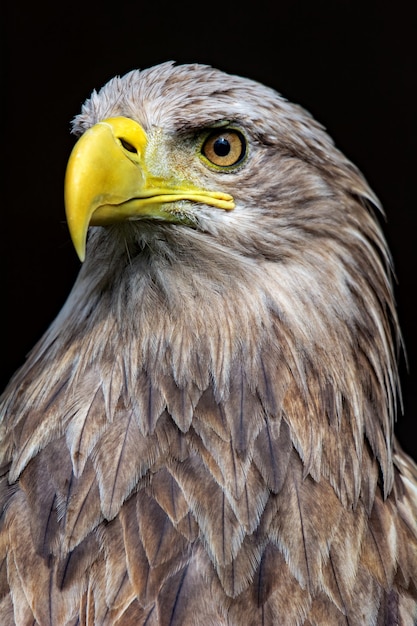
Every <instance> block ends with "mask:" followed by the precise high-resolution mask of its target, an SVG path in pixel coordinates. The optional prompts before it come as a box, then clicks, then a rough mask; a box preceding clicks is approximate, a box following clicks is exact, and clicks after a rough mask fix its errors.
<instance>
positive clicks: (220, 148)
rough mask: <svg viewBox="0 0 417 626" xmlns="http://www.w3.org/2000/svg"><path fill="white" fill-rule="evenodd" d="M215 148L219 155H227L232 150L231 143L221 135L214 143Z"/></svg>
mask: <svg viewBox="0 0 417 626" xmlns="http://www.w3.org/2000/svg"><path fill="white" fill-rule="evenodd" d="M213 150H214V152H215V153H216V154H217V156H219V157H224V156H227V155H228V154H229V152H230V143H229V142H228V141H227V139H225V138H224V137H219V138H218V139H216V141H215V142H214V144H213Z"/></svg>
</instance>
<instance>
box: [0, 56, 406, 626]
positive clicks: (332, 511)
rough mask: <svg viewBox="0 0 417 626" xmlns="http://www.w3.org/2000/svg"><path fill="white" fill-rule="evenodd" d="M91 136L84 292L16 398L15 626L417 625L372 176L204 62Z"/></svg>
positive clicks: (73, 221) (73, 229) (283, 102)
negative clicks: (367, 176)
mask: <svg viewBox="0 0 417 626" xmlns="http://www.w3.org/2000/svg"><path fill="white" fill-rule="evenodd" d="M72 130H73V133H74V134H75V136H76V137H77V140H76V141H75V142H74V143H75V145H74V148H73V151H72V153H71V154H70V155H69V159H68V165H67V168H66V174H65V181H64V188H65V189H64V195H65V211H66V221H67V225H68V232H69V237H70V238H71V240H72V243H73V245H74V249H75V251H74V255H75V254H77V255H78V257H79V259H80V261H81V263H80V270H79V273H78V276H77V278H76V280H75V283H74V286H73V288H72V290H71V292H70V293H69V295H68V298H67V300H66V302H65V303H64V305H63V307H62V309H61V311H60V312H59V313H58V315H57V317H56V319H55V320H54V321H53V322H52V324H51V325H50V326H49V328H48V329H47V330H46V332H45V334H44V335H43V336H42V337H41V338H40V340H39V341H38V343H37V344H36V345H35V346H34V347H33V349H32V350H31V352H30V353H29V354H28V356H27V358H26V360H25V362H24V363H23V365H22V366H21V367H20V369H19V370H18V371H17V372H16V373H15V374H14V375H13V376H12V378H11V380H10V382H9V383H8V385H7V387H6V389H5V390H4V392H3V395H2V397H1V405H0V415H1V418H0V419H1V421H0V428H1V435H0V467H1V483H0V484H1V486H0V502H1V507H0V516H1V517H0V564H1V568H0V623H1V625H2V626H10V625H14V624H16V625H19V626H29V625H30V626H35V625H36V626H76V625H77V626H78V625H114V626H145V625H146V626H261V625H263V626H276V625H277V626H278V625H279V626H339V625H340V626H388V625H394V624H395V625H401V626H414V625H415V624H416V623H417V466H416V464H415V463H414V461H413V460H412V459H411V458H410V457H409V456H407V455H406V454H405V452H404V451H403V450H402V449H401V447H400V444H399V443H398V441H397V439H396V437H395V434H394V422H395V418H396V414H397V412H398V410H399V409H400V403H401V395H400V390H399V375H398V359H399V355H400V354H401V350H402V340H401V331H400V327H399V322H398V316H397V312H396V307H395V302H394V295H393V280H392V275H393V263H392V259H391V255H390V252H389V250H388V247H387V243H386V240H385V237H384V234H383V231H382V228H381V226H380V223H379V220H380V215H381V214H382V210H383V209H382V207H381V205H380V202H379V200H378V198H377V196H376V195H375V193H374V192H373V191H372V189H371V188H370V187H369V185H368V183H367V181H366V179H365V177H364V176H363V175H362V174H361V172H360V171H359V170H358V168H357V167H356V166H355V165H354V164H353V163H352V162H351V161H350V160H349V159H348V158H346V157H345V156H344V155H343V154H342V152H341V151H340V150H339V149H338V148H337V147H336V146H335V144H334V142H333V141H332V139H331V138H330V137H329V135H328V134H327V131H326V130H325V129H324V127H323V126H322V125H321V124H320V123H319V122H317V121H315V119H314V118H313V117H312V116H311V115H310V114H309V113H308V112H307V111H306V110H304V108H302V107H301V106H299V105H297V104H292V103H291V102H289V101H288V100H287V99H285V98H284V97H283V96H281V95H280V94H279V93H278V92H276V91H275V90H274V89H272V88H270V87H267V86H265V85H263V84H261V83H259V82H256V81H255V80H251V79H249V78H246V77H240V76H237V75H233V74H228V73H226V72H224V71H220V70H217V69H215V68H214V67H212V66H209V65H203V64H198V63H188V64H176V63H174V62H170V61H169V62H164V63H161V64H159V65H156V66H153V67H148V68H146V69H143V70H133V71H131V72H129V73H127V74H126V75H123V76H116V77H115V78H113V79H111V80H110V81H109V82H108V83H107V84H105V85H104V86H103V87H102V88H101V89H100V90H99V91H93V93H92V95H91V97H90V98H89V99H88V100H87V101H86V102H85V103H84V105H83V106H82V109H81V111H80V113H79V114H78V115H77V116H76V117H75V118H74V121H73V125H72ZM57 210H58V209H57Z"/></svg>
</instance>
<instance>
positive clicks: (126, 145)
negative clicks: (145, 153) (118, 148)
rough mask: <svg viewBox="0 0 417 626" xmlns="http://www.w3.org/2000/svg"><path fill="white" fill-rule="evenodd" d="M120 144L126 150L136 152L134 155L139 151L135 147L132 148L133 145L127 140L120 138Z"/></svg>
mask: <svg viewBox="0 0 417 626" xmlns="http://www.w3.org/2000/svg"><path fill="white" fill-rule="evenodd" d="M120 143H121V144H122V146H123V148H124V149H125V150H127V151H128V152H134V153H137V150H136V148H135V146H132V144H131V143H129V142H128V141H126V139H122V138H121V137H120Z"/></svg>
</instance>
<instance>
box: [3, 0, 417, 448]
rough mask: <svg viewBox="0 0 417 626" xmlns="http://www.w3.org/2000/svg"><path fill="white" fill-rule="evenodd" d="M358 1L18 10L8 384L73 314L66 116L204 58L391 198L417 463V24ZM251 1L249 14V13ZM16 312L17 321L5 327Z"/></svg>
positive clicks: (387, 226)
mask: <svg viewBox="0 0 417 626" xmlns="http://www.w3.org/2000/svg"><path fill="white" fill-rule="evenodd" d="M412 4H413V3H410V2H408V1H407V2H406V1H400V2H392V1H390V2H369V1H368V2H365V1H357V2H353V1H349V0H327V1H320V0H314V1H312V0H304V1H298V2H297V1H293V2H285V3H282V2H279V0H278V1H276V2H269V3H266V2H263V3H262V2H255V3H252V4H251V5H247V4H245V5H243V4H238V3H236V2H234V3H222V4H220V5H216V4H214V3H213V2H205V3H201V2H198V3H197V2H195V3H178V2H177V3H175V2H170V3H157V2H152V1H151V0H147V2H146V3H144V2H140V1H138V0H136V1H135V2H130V1H125V2H123V1H119V2H117V3H113V4H107V3H105V2H101V3H97V4H96V3H94V2H84V3H76V2H74V3H72V4H70V3H68V2H66V3H65V2H64V3H61V2H54V3H53V4H52V3H48V2H43V3H40V2H33V3H31V4H28V3H23V4H22V3H21V2H18V1H17V2H14V3H12V2H8V3H6V5H7V11H8V15H7V16H6V19H5V20H4V21H3V26H2V28H3V36H2V46H3V55H2V56H3V59H5V63H4V65H3V70H2V71H3V77H2V84H3V90H2V96H1V99H2V108H3V111H2V136H3V145H4V147H3V149H2V159H3V167H2V172H3V176H4V177H3V184H2V187H1V188H2V197H1V206H2V214H1V254H2V260H1V263H2V265H1V267H2V274H1V284H2V294H3V296H2V311H3V316H2V319H3V321H2V323H1V333H2V355H1V357H2V358H1V387H2V388H3V387H4V385H5V384H6V382H7V380H8V379H9V377H10V375H11V374H12V373H13V371H14V370H15V369H16V368H17V367H18V366H19V365H20V364H21V363H22V362H23V360H24V357H25V354H26V353H27V352H28V350H29V349H30V348H31V347H32V345H33V344H34V343H35V341H36V340H37V339H38V338H39V337H40V336H41V334H42V333H43V331H44V330H45V329H46V327H47V326H48V325H49V323H50V322H51V321H52V319H53V318H54V317H55V315H56V314H57V312H58V310H59V309H60V307H61V306H62V304H63V302H64V300H65V298H66V295H67V294H68V292H69V290H70V288H71V286H72V283H73V281H74V279H75V276H76V274H77V271H78V268H79V263H78V260H77V257H76V254H75V252H74V250H73V248H72V245H71V243H70V240H69V236H68V232H67V228H66V224H65V217H64V206H63V178H64V172H65V166H66V161H67V158H68V156H69V153H70V150H71V148H72V145H73V144H74V141H75V140H74V139H73V138H72V137H71V135H70V133H69V130H70V120H71V119H72V117H73V116H74V115H75V114H76V113H78V111H79V109H80V106H81V104H82V102H83V101H84V100H85V99H86V98H87V97H88V96H89V95H90V93H91V91H92V90H93V89H94V88H97V89H98V88H100V87H101V86H102V85H103V84H104V83H105V82H107V80H108V79H110V78H111V77H112V76H113V75H115V74H124V73H125V72H127V71H129V70H131V69H134V68H144V67H147V66H149V65H153V64H156V63H159V62H162V61H166V60H170V59H172V60H175V61H177V62H195V61H198V62H202V63H208V64H211V65H214V66H217V67H218V68H220V69H222V70H225V71H228V72H231V73H236V74H241V75H245V76H248V77H251V78H254V79H256V80H258V81H261V82H264V83H266V84H268V85H269V86H271V87H274V88H275V89H277V90H278V91H279V92H281V93H282V94H283V95H284V96H285V97H287V98H288V99H290V100H292V101H295V102H298V103H300V104H302V105H303V106H304V107H305V108H307V109H308V110H310V111H311V112H312V113H313V115H314V116H315V117H316V118H317V119H318V120H319V121H320V122H322V123H323V124H324V125H325V127H326V128H327V129H328V131H329V133H330V134H331V135H332V137H333V138H334V140H335V141H336V144H337V145H338V146H339V148H341V149H342V150H343V151H344V152H345V154H346V155H347V156H348V157H349V158H350V159H351V160H352V161H354V162H355V163H356V164H357V165H358V166H359V167H360V169H361V170H362V171H363V173H364V174H365V176H366V178H367V179H368V181H369V183H370V184H371V186H372V187H373V189H374V190H375V192H376V193H377V195H378V196H379V198H380V200H381V201H382V203H383V205H384V208H385V212H386V222H384V224H383V227H384V232H385V235H386V237H387V239H388V242H389V244H390V247H391V251H392V254H393V258H394V264H395V269H396V275H397V280H398V284H397V287H396V297H397V302H398V309H399V316H400V322H401V326H402V330H403V335H404V341H405V345H406V349H407V353H408V360H409V371H408V373H407V370H406V367H405V361H404V359H402V360H401V366H400V367H401V377H402V386H403V395H404V410H405V412H404V415H403V416H402V415H401V414H400V415H399V418H398V422H397V434H398V437H399V439H400V441H401V443H402V445H403V447H404V448H405V449H406V450H407V451H408V452H409V453H410V454H412V455H413V456H414V457H415V458H417V436H416V434H415V424H416V423H417V332H416V325H415V313H414V310H415V302H414V300H415V291H416V289H415V288H416V279H415V276H416V269H417V268H416V266H417V237H416V232H417V230H416V222H417V218H416V216H417V206H416V201H415V194H416V190H415V187H416V165H417V161H416V143H417V132H416V131H417V124H416V101H415V89H416V82H417V71H416V70H417V67H416V65H417V64H416V59H417V56H416V52H417V49H416V48H417V46H416V43H415V42H416V38H417V35H416V33H417V31H416V26H417V24H416V19H415V18H416V15H415V9H414V8H413V6H412ZM248 6H249V7H250V8H248ZM4 312H6V319H4V317H5V316H4Z"/></svg>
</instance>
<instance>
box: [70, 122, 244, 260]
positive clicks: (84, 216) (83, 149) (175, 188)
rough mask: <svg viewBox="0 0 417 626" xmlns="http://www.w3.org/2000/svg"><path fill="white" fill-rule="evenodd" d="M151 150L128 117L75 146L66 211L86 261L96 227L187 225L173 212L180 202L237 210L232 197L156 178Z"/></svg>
mask: <svg viewBox="0 0 417 626" xmlns="http://www.w3.org/2000/svg"><path fill="white" fill-rule="evenodd" d="M146 144H147V137H146V133H145V131H144V130H143V128H142V126H140V124H138V123H137V122H135V121H133V120H131V119H128V118H126V117H113V118H109V119H107V120H104V121H102V122H99V123H98V124H96V125H95V126H93V127H92V128H90V129H89V130H87V131H86V132H85V133H84V134H83V135H82V136H81V137H80V139H79V140H78V142H77V143H76V144H75V146H74V149H73V151H72V153H71V156H70V158H69V161H68V166H67V171H66V175H65V209H66V215H67V222H68V228H69V231H70V235H71V239H72V242H73V244H74V247H75V250H76V251H77V254H78V256H79V257H80V259H81V261H83V260H84V258H85V247H86V239H87V230H88V227H89V226H90V225H93V226H97V225H106V224H111V223H114V222H118V221H122V220H134V219H140V218H154V219H161V220H164V221H171V222H181V221H183V218H182V219H181V212H180V211H178V210H177V211H176V210H175V207H174V205H172V207H170V206H169V203H174V202H176V201H178V200H190V201H192V202H198V203H204V204H209V205H211V206H214V207H218V208H220V209H225V210H230V209H233V208H234V202H233V198H232V196H230V195H229V194H227V193H222V192H218V191H207V190H205V189H199V188H198V187H196V186H195V185H193V184H192V183H190V182H188V181H186V180H182V179H178V178H174V177H172V178H168V179H167V178H161V177H158V176H153V175H152V174H150V173H149V172H148V171H147V168H146V165H145V149H146ZM167 203H168V207H167Z"/></svg>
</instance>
